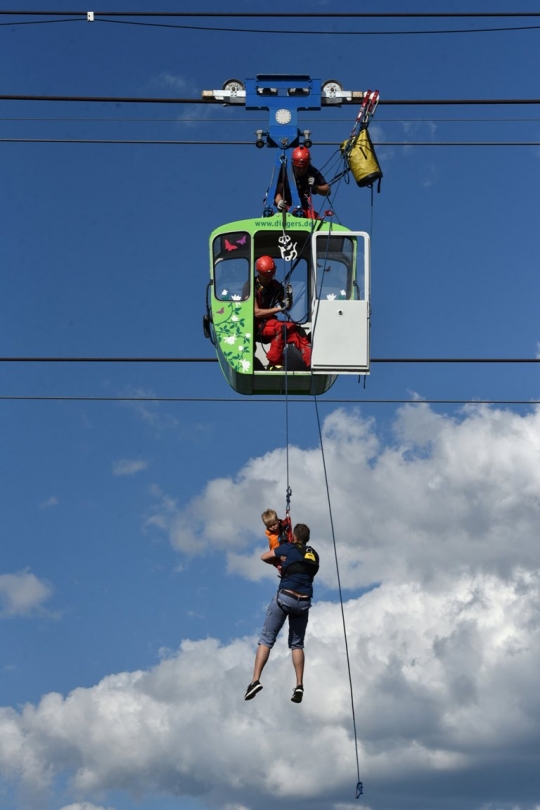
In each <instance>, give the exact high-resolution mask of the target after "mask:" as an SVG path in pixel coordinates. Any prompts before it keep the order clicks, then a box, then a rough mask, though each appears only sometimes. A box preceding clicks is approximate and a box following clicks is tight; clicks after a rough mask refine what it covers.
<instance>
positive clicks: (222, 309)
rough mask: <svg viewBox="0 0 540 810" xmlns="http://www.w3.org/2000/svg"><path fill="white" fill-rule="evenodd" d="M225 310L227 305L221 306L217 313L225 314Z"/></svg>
mask: <svg viewBox="0 0 540 810" xmlns="http://www.w3.org/2000/svg"><path fill="white" fill-rule="evenodd" d="M224 312H225V307H221V309H218V311H217V313H216V314H217V315H223V313H224Z"/></svg>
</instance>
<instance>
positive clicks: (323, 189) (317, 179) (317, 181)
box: [308, 171, 330, 197]
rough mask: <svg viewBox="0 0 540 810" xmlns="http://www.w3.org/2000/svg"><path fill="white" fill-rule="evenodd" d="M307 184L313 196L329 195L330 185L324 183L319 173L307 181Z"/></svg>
mask: <svg viewBox="0 0 540 810" xmlns="http://www.w3.org/2000/svg"><path fill="white" fill-rule="evenodd" d="M311 181H313V182H311ZM308 183H309V185H310V187H311V191H312V193H313V194H321V195H322V196H323V197H328V195H329V194H330V184H329V183H327V182H326V180H325V179H324V177H323V176H322V174H321V173H320V172H319V171H316V172H315V175H314V176H311V177H310V178H309V179H308Z"/></svg>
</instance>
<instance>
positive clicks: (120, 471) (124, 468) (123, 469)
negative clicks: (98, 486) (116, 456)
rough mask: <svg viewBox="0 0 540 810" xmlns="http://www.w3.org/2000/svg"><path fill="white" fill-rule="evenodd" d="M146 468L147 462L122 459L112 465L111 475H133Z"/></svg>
mask: <svg viewBox="0 0 540 810" xmlns="http://www.w3.org/2000/svg"><path fill="white" fill-rule="evenodd" d="M147 467H148V462H147V461H142V460H140V459H128V458H123V459H121V460H120V461H115V462H114V464H113V475H135V473H138V472H140V471H141V470H145V469H146V468H147Z"/></svg>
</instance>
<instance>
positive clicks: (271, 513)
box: [261, 509, 279, 526]
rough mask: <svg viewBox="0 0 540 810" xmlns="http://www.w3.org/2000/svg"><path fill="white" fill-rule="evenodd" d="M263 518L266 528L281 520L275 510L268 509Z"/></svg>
mask: <svg viewBox="0 0 540 810" xmlns="http://www.w3.org/2000/svg"><path fill="white" fill-rule="evenodd" d="M261 518H262V522H263V523H264V525H265V526H268V525H270V524H272V523H275V522H276V521H277V520H279V518H278V516H277V512H276V511H275V510H274V509H266V510H265V511H264V512H263V513H262V515H261Z"/></svg>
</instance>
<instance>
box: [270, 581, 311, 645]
mask: <svg viewBox="0 0 540 810" xmlns="http://www.w3.org/2000/svg"><path fill="white" fill-rule="evenodd" d="M310 607H311V599H298V597H297V596H293V595H292V594H289V593H285V592H284V591H278V592H277V594H276V595H275V596H274V598H273V599H272V601H271V602H270V604H269V605H268V610H267V611H266V618H265V620H264V625H263V629H262V632H261V637H260V639H259V644H264V645H265V647H270V649H272V647H273V646H274V644H275V641H276V638H277V636H278V633H279V631H280V630H281V628H282V627H283V625H284V623H285V619H286V618H287V617H288V618H289V647H290V649H291V650H303V649H304V636H305V635H306V627H307V623H308V617H309V609H310Z"/></svg>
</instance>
